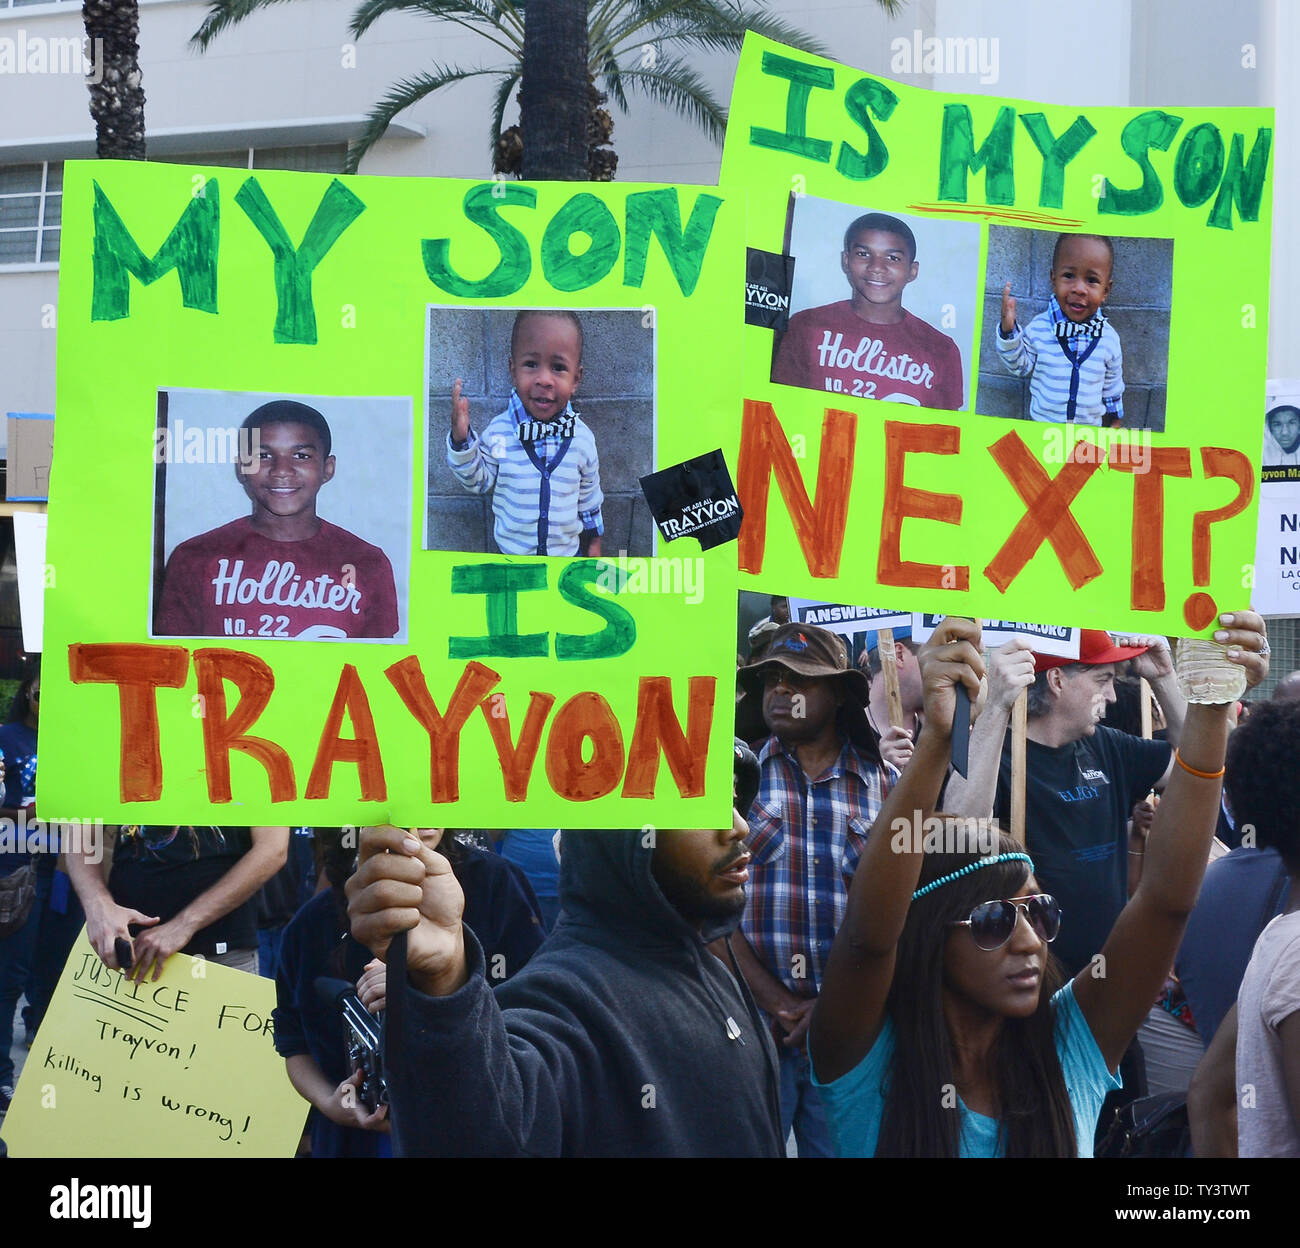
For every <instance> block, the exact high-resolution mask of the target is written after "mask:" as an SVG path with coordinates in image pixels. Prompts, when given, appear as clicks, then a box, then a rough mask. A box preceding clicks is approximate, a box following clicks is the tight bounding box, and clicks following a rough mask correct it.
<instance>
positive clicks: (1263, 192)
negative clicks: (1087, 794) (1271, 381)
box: [723, 36, 1273, 633]
mask: <svg viewBox="0 0 1300 1248" xmlns="http://www.w3.org/2000/svg"><path fill="white" fill-rule="evenodd" d="M1272 125H1273V122H1272V114H1271V112H1269V111H1268V110H1264V109H1248V108H1225V109H1205V108H1180V109H1136V108H1113V107H1090V106H1087V105H1080V106H1078V107H1073V106H1071V107H1066V106H1058V105H1044V104H1035V103H1029V102H1026V101H1020V100H1008V99H998V98H995V97H988V96H960V95H945V94H940V93H937V92H930V91H925V90H921V89H919V88H916V87H912V86H908V85H906V84H904V83H901V82H894V81H889V80H886V79H883V78H880V77H878V76H876V75H871V74H865V73H862V72H861V71H858V70H854V69H852V68H848V67H845V66H843V65H837V64H834V63H832V62H830V61H825V60H821V59H819V58H816V57H812V56H809V55H807V54H805V53H802V52H797V51H795V50H792V49H789V48H785V47H782V46H781V45H778V44H775V43H772V42H770V41H767V40H764V39H761V38H758V37H752V36H751V37H750V38H749V39H747V41H746V43H745V47H744V50H743V52H742V55H741V60H740V67H739V71H738V74H737V77H736V85H735V91H734V94H733V98H732V105H731V112H730V125H729V130H728V135H727V144H726V149H725V152H724V157H723V185H724V186H726V187H730V188H737V189H739V188H742V187H743V188H744V189H745V190H746V191H747V192H748V193H749V196H750V212H749V239H748V241H749V246H750V248H751V249H752V250H751V253H750V272H749V280H748V281H747V285H746V302H747V320H748V322H749V323H748V324H747V327H746V330H745V384H744V395H743V419H742V431H741V436H740V440H739V443H738V444H737V446H736V454H737V488H738V492H739V496H740V500H741V503H742V505H743V506H744V508H745V514H746V526H745V529H744V531H743V532H742V535H741V540H740V552H739V562H740V567H741V572H742V578H741V579H742V584H745V585H750V586H762V587H764V588H770V589H772V590H776V591H779V592H783V593H793V594H800V595H806V596H809V597H817V598H821V599H832V600H836V601H854V602H885V603H895V602H900V601H903V602H907V603H910V604H913V605H915V606H917V607H918V608H921V607H924V608H925V609H926V610H931V611H960V612H961V613H963V614H968V615H985V616H999V617H1003V616H1014V617H1016V618H1024V619H1026V620H1032V621H1035V622H1042V623H1058V624H1059V623H1069V624H1074V625H1088V626H1100V627H1110V628H1120V629H1138V630H1140V631H1166V632H1173V633H1186V632H1189V631H1192V632H1200V631H1203V630H1205V629H1206V628H1207V627H1209V625H1210V624H1211V622H1212V620H1213V618H1214V615H1215V612H1216V610H1224V609H1231V608H1232V607H1234V606H1240V605H1242V604H1243V603H1246V602H1248V601H1249V599H1250V590H1251V578H1252V576H1253V547H1252V541H1253V532H1254V512H1255V505H1256V500H1255V494H1256V481H1257V480H1258V472H1259V446H1258V442H1259V438H1258V419H1257V415H1256V414H1255V412H1256V409H1257V408H1258V394H1259V389H1260V386H1261V385H1262V384H1263V379H1264V370H1265V356H1266V349H1267V307H1268V240H1269V229H1270V225H1269V214H1270V202H1269V196H1270V190H1271V185H1272V164H1271V158H1272V153H1273V129H1272Z"/></svg>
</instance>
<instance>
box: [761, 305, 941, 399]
mask: <svg viewBox="0 0 1300 1248" xmlns="http://www.w3.org/2000/svg"><path fill="white" fill-rule="evenodd" d="M772 380H773V381H775V382H779V383H781V384H782V385H786V386H803V387H804V388H805V389H808V390H823V391H829V392H830V393H832V394H843V395H846V396H848V397H849V398H859V399H883V400H884V401H885V402H886V403H914V404H919V405H920V406H921V407H933V408H938V409H940V410H941V411H956V410H957V409H958V408H960V407H961V405H962V373H961V352H960V351H959V350H958V349H957V344H956V343H955V342H953V340H952V339H951V338H949V337H948V335H947V334H941V333H940V332H939V331H938V330H937V329H935V328H934V327H933V326H932V325H928V324H926V322H925V321H923V320H921V319H920V318H919V317H915V316H913V315H912V314H911V313H910V312H907V311H904V313H903V319H902V321H900V322H899V323H898V324H897V325H872V324H870V323H869V322H867V321H864V320H863V319H862V318H861V317H860V316H858V315H857V313H856V312H854V311H853V305H852V304H851V303H850V302H849V300H847V299H842V300H841V301H840V302H839V303H828V304H827V305H826V306H825V307H821V308H809V309H808V310H807V311H804V312H797V313H795V315H794V316H792V317H791V318H790V328H789V329H788V330H787V331H786V335H785V337H784V338H782V339H781V346H780V348H779V349H778V350H777V353H776V360H775V362H774V363H773V365H772Z"/></svg>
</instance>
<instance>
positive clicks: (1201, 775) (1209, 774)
mask: <svg viewBox="0 0 1300 1248" xmlns="http://www.w3.org/2000/svg"><path fill="white" fill-rule="evenodd" d="M1174 762H1176V763H1177V764H1178V765H1179V766H1180V767H1181V768H1182V769H1183V770H1184V771H1185V772H1187V774H1188V775H1190V776H1196V777H1197V778H1198V779H1200V780H1218V779H1219V777H1220V776H1222V775H1223V773H1224V772H1225V771H1226V770H1227V768H1226V767H1220V768H1219V770H1218V771H1197V770H1196V768H1195V767H1189V766H1188V765H1187V764H1186V763H1185V762H1183V757H1182V755H1181V754H1179V752H1178V751H1177V750H1175V751H1174Z"/></svg>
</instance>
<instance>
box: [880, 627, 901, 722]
mask: <svg viewBox="0 0 1300 1248" xmlns="http://www.w3.org/2000/svg"><path fill="white" fill-rule="evenodd" d="M876 653H877V654H878V655H879V656H880V671H881V674H882V675H883V676H884V678H885V697H886V698H887V699H888V700H889V724H890V727H891V728H903V727H906V725H905V724H904V723H903V695H902V694H901V693H900V692H899V689H898V655H896V654H895V653H894V630H893V629H892V628H882V629H881V630H880V631H879V632H878V633H877V634H876Z"/></svg>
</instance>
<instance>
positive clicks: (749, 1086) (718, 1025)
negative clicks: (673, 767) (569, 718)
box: [384, 831, 784, 1157]
mask: <svg viewBox="0 0 1300 1248" xmlns="http://www.w3.org/2000/svg"><path fill="white" fill-rule="evenodd" d="M642 839H643V837H642V833H641V832H640V831H619V832H612V831H585V832H574V831H566V832H565V833H564V843H563V851H562V854H561V865H560V901H561V911H560V918H559V922H558V923H557V925H556V928H555V931H554V932H553V933H552V934H551V936H550V937H549V938H548V939H547V940H546V942H545V943H544V944H543V945H542V947H541V949H539V950H538V952H537V953H536V954H535V955H534V957H533V959H532V961H531V962H529V963H528V965H527V966H525V967H524V968H523V970H522V971H520V972H519V973H518V974H517V975H515V976H514V978H513V979H511V980H510V981H509V982H508V983H505V984H502V985H501V986H500V987H499V988H498V989H497V990H496V993H495V995H493V991H492V989H491V988H489V987H488V984H487V981H486V980H485V979H484V977H483V954H482V950H481V948H480V946H479V942H478V940H477V939H476V938H475V936H474V934H473V931H472V930H471V929H469V928H468V927H467V928H466V933H465V944H466V953H467V955H468V958H469V980H468V982H467V983H466V984H465V985H464V986H463V987H462V988H461V989H459V990H458V991H457V992H455V993H453V994H451V995H450V996H447V997H428V996H425V995H424V994H423V993H420V992H418V991H416V990H415V989H413V988H411V987H410V986H409V984H408V983H406V982H405V981H403V983H401V984H400V985H399V984H397V983H395V982H394V980H395V978H396V977H395V976H393V975H392V974H391V973H390V976H389V985H388V1000H389V1011H388V1016H387V1018H386V1020H385V1026H386V1028H389V1029H391V1028H392V1026H393V1020H394V1011H393V1009H392V1003H393V1000H394V997H395V995H396V994H399V993H400V994H401V996H402V1007H400V1012H401V1017H402V1019H403V1020H404V1021H402V1022H401V1023H400V1024H399V1026H400V1027H401V1029H402V1031H403V1034H402V1035H400V1036H398V1035H393V1034H386V1037H385V1055H384V1060H385V1064H386V1066H387V1068H388V1071H389V1080H390V1082H389V1089H390V1095H391V1098H392V1109H391V1113H392V1116H393V1132H394V1145H395V1147H394V1151H395V1152H396V1153H397V1154H398V1155H399V1156H466V1155H474V1156H547V1157H554V1156H623V1157H665V1156H680V1157H687V1156H737V1157H740V1156H750V1157H753V1156H758V1157H775V1156H781V1155H783V1153H784V1146H783V1142H782V1140H781V1134H780V1128H779V1100H778V1084H777V1066H776V1051H775V1048H774V1046H773V1044H772V1040H771V1037H770V1036H769V1035H768V1034H767V1030H766V1028H764V1027H763V1025H762V1023H761V1021H760V1018H759V1015H758V1011H757V1009H756V1008H755V1006H754V1003H753V1000H752V998H751V997H750V995H749V992H748V989H747V988H745V987H744V984H743V981H741V980H740V978H739V976H738V975H734V974H733V972H732V971H731V970H728V969H727V968H726V967H724V966H723V964H722V963H721V962H720V961H719V960H718V959H717V958H715V957H714V956H713V955H712V954H711V953H710V952H709V951H708V949H707V948H706V947H705V944H706V942H707V941H712V940H715V939H718V938H719V937H722V936H726V935H729V934H730V932H731V931H733V930H734V929H735V927H736V925H737V923H738V922H739V916H737V917H736V918H734V919H731V920H729V921H726V922H720V923H718V924H716V925H714V926H713V927H712V928H711V929H708V930H706V931H705V932H704V933H700V932H698V931H696V930H695V929H694V928H693V927H691V926H690V924H688V923H687V922H686V921H685V919H683V918H682V917H681V915H680V914H678V912H677V911H676V910H675V909H674V908H673V907H672V906H671V905H670V904H669V902H668V901H667V899H666V898H665V897H664V895H663V893H662V892H661V891H660V890H659V886H658V885H657V884H656V883H655V881H654V879H653V877H652V875H651V873H650V858H651V854H652V852H653V850H652V849H651V848H649V847H647V846H645V845H643V844H642ZM733 1037H734V1038H733ZM395 1064H396V1065H395ZM435 1107H436V1112H435Z"/></svg>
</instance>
